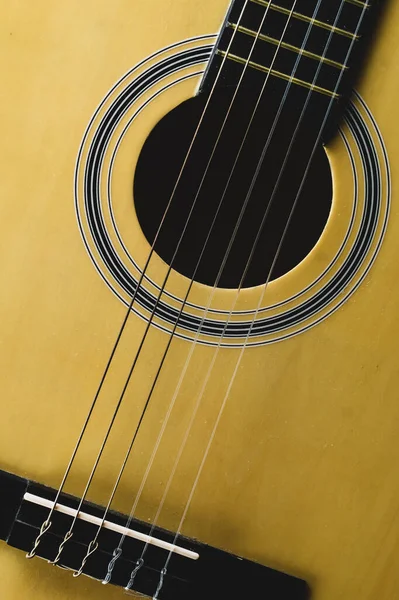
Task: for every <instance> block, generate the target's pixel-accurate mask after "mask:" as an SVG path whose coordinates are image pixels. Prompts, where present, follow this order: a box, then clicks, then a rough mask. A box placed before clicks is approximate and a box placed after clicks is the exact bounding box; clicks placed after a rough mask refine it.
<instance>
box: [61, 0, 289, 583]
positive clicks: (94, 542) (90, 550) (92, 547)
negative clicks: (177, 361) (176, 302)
mask: <svg viewBox="0 0 399 600" xmlns="http://www.w3.org/2000/svg"><path fill="white" fill-rule="evenodd" d="M296 2H297V0H295V3H296ZM270 6H271V4H270V5H269V7H267V9H266V10H265V13H264V15H263V19H262V21H261V24H260V27H259V31H258V33H257V35H256V37H255V39H254V41H253V44H252V47H251V50H250V53H249V56H248V58H247V61H246V65H245V67H244V69H243V71H242V73H241V76H240V78H239V81H238V84H237V88H236V90H235V93H234V95H233V98H232V100H231V101H230V106H229V109H228V111H227V114H226V116H225V118H224V121H223V124H222V127H221V130H220V132H219V135H218V137H217V140H216V142H215V144H214V147H213V150H212V153H211V156H210V158H209V161H208V164H207V167H206V169H205V173H204V175H203V177H202V180H201V182H200V186H199V189H198V191H197V193H196V196H195V199H194V204H193V206H192V208H191V211H190V215H189V218H188V219H187V222H186V224H187V223H188V220H189V219H190V216H191V212H192V210H193V207H194V205H195V203H196V201H197V199H198V197H199V194H200V191H201V188H202V185H203V183H204V181H205V178H206V175H207V173H208V171H209V166H210V164H211V162H212V159H213V157H214V154H215V151H216V148H217V146H218V143H219V141H220V139H221V136H222V133H223V131H224V127H225V125H226V123H227V120H228V117H229V115H230V112H231V109H232V106H233V104H234V101H235V98H236V97H237V94H238V90H239V89H240V85H241V83H242V81H243V79H244V75H245V73H246V69H247V67H248V65H249V62H250V59H251V57H252V53H253V51H254V49H255V46H256V42H257V41H258V39H259V35H260V33H261V30H262V27H263V25H264V22H265V20H266V17H267V14H268V12H269V8H270ZM291 12H292V11H291ZM276 55H277V51H276ZM237 160H238V159H237ZM223 200H224V195H223V196H222V199H221V200H220V202H219V207H218V209H217V214H218V212H219V210H220V207H221V205H222V203H223ZM217 214H216V215H215V216H214V221H213V222H214V223H215V222H216V218H217ZM184 231H185V230H183V233H182V236H181V238H180V240H181V239H182V237H183V235H184ZM209 238H210V232H208V236H207V240H206V243H207V241H208V240H209ZM179 245H180V241H179V244H178V246H177V249H176V250H175V254H174V255H173V258H172V260H171V263H170V266H169V269H168V271H167V275H166V278H165V281H164V283H163V285H162V288H161V290H160V294H159V296H158V299H157V302H158V301H159V299H160V297H161V295H162V292H163V289H164V287H165V285H166V281H167V279H168V277H169V274H170V272H171V270H172V266H173V262H174V259H175V257H176V254H177V250H178V248H179ZM204 251H205V247H204V248H203V250H202V253H201V256H202V254H203V252H204ZM200 262H201V259H199V260H198V263H197V267H196V269H197V268H198V266H199V264H200ZM194 277H195V274H194V275H193V277H192V278H191V281H190V285H189V288H188V290H187V292H186V295H185V298H184V300H183V303H182V306H181V308H180V313H179V315H178V318H177V319H176V322H175V325H174V328H173V330H172V333H171V335H170V336H169V340H168V344H167V346H166V349H165V351H164V354H163V357H162V359H161V363H160V366H159V368H158V371H157V375H156V379H155V380H154V381H153V384H152V387H151V390H150V393H149V395H148V396H147V399H146V402H145V405H144V408H143V410H142V413H141V416H140V419H139V422H138V424H137V426H136V429H135V433H134V435H133V439H132V441H131V444H130V446H129V449H128V452H127V455H126V458H125V460H124V462H123V464H122V468H121V471H120V474H119V476H118V477H117V480H116V483H115V485H114V488H113V491H112V492H111V496H110V498H109V501H108V503H107V506H106V508H105V512H104V515H103V519H102V523H101V525H100V526H99V528H98V530H97V533H96V535H95V537H94V538H93V540H92V541H91V542H90V544H89V546H88V550H87V554H86V555H85V557H84V558H83V561H82V564H81V566H80V569H79V570H78V571H76V572H75V573H74V576H75V577H78V576H80V575H81V574H82V572H83V568H84V566H85V564H86V562H87V559H88V558H89V556H91V554H93V552H95V551H96V549H97V547H98V544H97V539H98V536H99V534H100V532H101V530H102V526H103V523H104V521H105V519H106V516H107V514H108V511H109V509H110V506H111V503H112V500H113V498H114V496H115V493H116V490H117V488H118V485H119V481H120V478H121V477H122V474H123V471H124V468H125V466H126V464H127V461H128V458H129V455H130V453H131V450H132V448H133V445H134V442H135V440H136V437H137V435H138V433H139V430H140V428H141V425H142V422H143V419H144V417H145V414H146V411H147V408H148V406H149V403H150V400H151V397H152V392H153V390H154V389H155V385H156V381H157V380H158V377H159V374H160V372H161V370H162V367H163V365H164V362H165V359H166V356H167V354H168V351H169V348H170V345H171V341H172V339H173V336H174V333H175V331H176V330H177V327H178V323H179V318H180V316H181V314H183V310H184V306H185V303H186V301H187V299H188V296H189V293H190V290H191V287H192V285H193V283H194ZM156 306H157V305H155V308H154V311H153V313H152V315H151V318H150V320H149V322H148V324H147V327H146V330H145V332H144V336H143V338H142V341H141V344H140V346H139V350H138V352H137V353H136V356H135V358H134V360H133V363H132V366H131V368H130V371H129V374H128V377H127V380H126V382H125V385H124V387H123V391H122V394H121V396H120V398H119V402H118V405H117V408H116V410H115V412H114V415H113V419H112V421H111V423H110V426H109V429H108V431H107V434H106V437H105V438H104V442H103V446H102V448H101V449H100V453H99V455H98V457H97V462H96V464H95V465H94V467H93V471H92V474H91V478H89V480H88V483H87V486H86V489H88V487H89V485H90V483H91V480H92V476H93V475H94V472H95V469H96V468H97V464H98V462H99V460H100V458H101V454H102V451H103V448H104V447H105V444H106V441H107V437H108V435H109V433H110V431H111V429H112V427H113V424H114V421H115V419H116V416H117V413H118V411H119V408H120V406H121V404H122V401H123V398H124V395H125V392H126V390H127V388H128V385H129V382H130V379H131V376H132V374H133V371H134V369H135V367H136V364H137V360H138V358H139V355H140V352H141V349H142V347H143V345H144V342H145V339H146V335H147V333H148V331H149V329H150V326H151V322H152V317H153V316H154V314H155V310H156ZM84 499H85V494H84V495H83V497H82V499H81V501H80V505H82V504H83V501H84ZM77 517H78V513H77V514H76V517H75V519H74V521H73V523H72V526H71V528H70V529H69V531H68V532H67V533H66V535H65V537H64V540H63V541H62V542H61V544H60V546H59V550H58V554H57V556H56V558H55V559H54V561H52V562H53V564H57V562H58V561H59V559H60V556H61V554H62V551H63V549H64V546H65V544H66V543H67V542H68V541H69V540H70V539H71V537H72V535H71V531H72V528H73V526H74V525H75V523H76V520H77Z"/></svg>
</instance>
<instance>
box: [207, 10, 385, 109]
mask: <svg viewBox="0 0 399 600" xmlns="http://www.w3.org/2000/svg"><path fill="white" fill-rule="evenodd" d="M381 5H382V2H380V3H378V8H381ZM373 13H375V9H374V5H373V6H371V3H370V0H369V1H368V2H363V0H328V1H326V0H273V1H270V2H269V1H268V0H234V1H233V2H232V4H231V6H230V9H229V11H228V14H227V17H226V19H225V22H224V24H223V27H222V29H221V32H220V35H219V38H218V40H217V43H216V45H215V49H214V52H213V55H212V57H211V59H210V62H209V65H208V69H207V71H206V73H205V76H204V79H203V81H202V85H201V88H200V89H201V91H208V92H209V91H210V90H211V89H212V88H213V87H214V86H215V85H216V84H217V85H219V86H225V87H232V88H235V87H238V86H240V85H243V86H246V87H248V86H252V87H253V86H259V85H260V81H263V82H265V81H266V80H267V81H266V84H265V86H266V87H267V89H265V90H264V92H265V94H267V95H269V96H270V95H273V94H276V93H277V94H279V93H280V91H281V90H284V91H285V92H287V93H288V94H293V93H294V94H296V97H298V94H301V92H299V91H298V88H301V89H302V94H301V95H302V96H303V97H304V98H306V97H308V96H309V95H310V94H311V95H312V105H313V106H314V105H315V103H318V104H319V105H321V106H324V107H326V108H325V110H326V111H327V107H329V108H328V111H329V112H331V114H335V115H336V114H337V109H336V107H337V106H342V105H343V102H342V100H345V99H346V98H347V97H348V95H349V92H350V90H351V88H352V87H353V84H354V79H355V77H356V73H357V72H358V67H359V63H360V60H359V59H361V58H362V56H363V55H364V50H365V42H366V41H367V40H368V38H369V34H370V29H371V27H370V25H372V26H373V29H374V24H375V18H373V17H372V14H373ZM262 92H263V89H262ZM326 98H327V99H328V101H327V102H326ZM331 100H332V101H333V102H330V101H331ZM332 109H333V110H332ZM321 110H323V108H322V109H321ZM329 120H331V119H329Z"/></svg>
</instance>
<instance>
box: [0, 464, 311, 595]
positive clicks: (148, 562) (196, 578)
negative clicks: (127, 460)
mask: <svg viewBox="0 0 399 600" xmlns="http://www.w3.org/2000/svg"><path fill="white" fill-rule="evenodd" d="M0 494H1V498H2V511H1V513H0V539H3V540H5V541H6V542H7V543H8V544H9V545H10V546H13V547H15V548H19V549H20V550H23V551H25V552H26V553H29V552H31V550H32V548H33V547H34V545H35V541H36V540H37V537H38V535H39V533H40V529H41V527H42V525H43V523H44V522H45V521H46V519H47V517H48V514H49V510H50V509H51V507H52V506H53V502H54V499H55V497H56V490H53V489H51V488H48V487H46V486H43V485H39V484H36V483H34V482H31V481H29V480H27V479H24V478H21V477H17V476H15V475H11V474H9V473H6V472H4V471H0ZM78 506H79V499H78V498H75V497H72V496H69V495H67V494H61V496H60V498H59V501H58V503H57V507H56V510H54V511H53V514H52V517H51V527H50V528H48V529H47V530H46V531H45V533H44V534H43V535H42V537H41V539H40V543H39V544H38V546H37V548H36V552H35V555H36V556H38V557H40V558H44V559H46V560H48V561H49V562H53V561H54V557H56V556H57V553H58V552H59V548H60V545H61V544H62V543H63V541H64V540H65V537H66V536H67V534H68V532H69V530H70V526H71V520H72V519H73V518H74V517H76V511H77V508H78ZM103 515H104V508H102V507H100V506H97V505H94V504H92V503H90V502H84V503H83V505H82V508H81V510H80V511H79V514H78V516H77V519H76V523H75V526H74V529H73V535H72V536H70V537H68V538H67V542H66V543H65V545H64V547H63V551H62V554H61V555H60V560H59V562H57V565H58V566H60V567H61V568H64V569H68V570H72V571H73V572H74V574H75V575H76V574H77V573H78V574H80V573H79V571H80V570H81V571H82V574H84V575H87V576H89V577H92V578H94V579H97V580H99V581H100V582H102V583H104V584H108V583H111V584H114V585H117V586H121V587H123V588H125V590H128V591H132V592H133V591H134V592H136V593H140V594H143V595H145V596H148V597H150V598H155V599H156V600H158V599H159V600H187V599H192V600H203V599H204V598H206V599H207V600H221V599H222V598H229V600H239V599H240V600H241V599H242V598H246V597H248V595H252V594H253V595H254V597H257V598H265V600H266V599H268V598H270V599H271V600H307V599H308V598H309V588H308V586H307V584H306V582H304V581H303V580H301V579H298V578H296V577H293V576H291V575H287V574H285V573H282V572H280V571H276V570H274V569H270V568H268V567H265V566H262V565H260V564H258V563H255V562H252V561H250V560H247V559H243V558H240V557H238V556H234V555H233V554H230V553H228V552H225V551H223V550H219V549H217V548H213V547H211V546H208V545H206V544H203V543H201V542H199V541H197V540H193V539H190V538H187V537H184V536H180V535H179V536H178V538H177V540H176V534H175V533H173V532H170V531H166V530H164V529H162V528H160V527H153V526H152V525H151V524H149V523H145V522H142V521H139V520H138V519H133V520H132V522H131V525H130V527H129V528H127V527H126V523H127V521H128V517H127V516H124V515H122V514H120V513H117V512H115V511H110V512H109V514H108V518H107V520H106V521H105V522H104V523H103V526H102V528H101V532H100V534H99V536H98V539H97V543H98V546H97V547H96V548H95V551H92V552H91V551H90V549H92V548H93V547H92V546H91V544H92V541H93V538H94V536H95V535H96V532H97V530H98V527H99V524H101V522H102V519H103ZM121 535H124V536H125V537H124V542H123V547H122V548H119V546H118V544H119V542H120V539H121ZM145 545H147V547H146V552H145V555H144V558H141V559H140V557H141V556H142V552H143V548H144V546H145ZM85 559H87V560H85ZM82 564H84V567H83V569H82ZM165 564H167V568H165ZM132 574H133V576H132Z"/></svg>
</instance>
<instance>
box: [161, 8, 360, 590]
mask: <svg viewBox="0 0 399 600" xmlns="http://www.w3.org/2000/svg"><path fill="white" fill-rule="evenodd" d="M344 3H345V0H342V3H341V6H340V9H339V13H338V16H337V18H336V20H335V22H334V26H336V24H337V22H338V18H339V15H340V14H341V12H342V8H343V6H344ZM368 8H369V4H368V3H366V4H365V5H364V7H363V9H362V13H361V17H360V19H359V22H358V25H357V27H356V30H355V35H357V34H358V32H359V30H360V27H361V24H362V22H363V19H364V15H365V13H366V11H367V9H368ZM332 33H333V32H331V35H330V36H329V40H328V43H327V46H326V48H325V50H324V55H323V57H324V56H325V54H326V52H327V50H328V46H329V43H330V40H331V37H332ZM355 41H356V40H355V39H353V40H352V42H351V44H350V47H349V50H348V52H347V54H346V57H345V61H344V63H343V64H344V66H347V64H348V60H349V57H350V54H351V52H352V49H353V45H354V43H355ZM343 73H344V70H343V69H342V71H341V74H340V76H339V79H338V82H337V84H336V86H335V89H334V92H337V90H338V89H339V85H340V83H341V81H342V77H343ZM316 80H317V74H316V77H315V79H314V80H313V83H312V85H315V82H316ZM311 94H312V90H310V92H309V94H308V99H307V100H306V103H305V107H304V110H305V109H306V105H307V104H308V102H309V98H310V96H311ZM333 101H334V99H333V98H331V100H330V103H329V106H328V109H327V112H326V115H325V117H324V119H323V122H322V125H321V127H320V132H319V134H318V137H317V140H316V143H315V145H314V147H313V150H312V154H311V157H310V159H309V163H308V166H307V169H306V171H305V173H304V176H303V179H302V182H301V184H300V188H299V190H298V192H297V195H296V198H295V201H294V204H293V206H292V209H291V212H290V214H289V217H288V220H287V223H286V226H285V228H284V231H283V234H282V236H281V239H280V242H279V245H278V248H277V251H276V253H275V256H274V259H273V263H272V265H271V268H270V269H269V274H268V280H267V281H266V283H265V284H264V286H263V291H262V294H261V297H260V299H259V302H258V306H257V308H256V311H255V314H254V318H253V319H252V323H251V326H250V328H249V330H248V332H247V335H246V339H245V342H244V344H243V346H242V348H241V350H240V354H239V357H238V360H237V363H236V365H235V368H234V372H233V375H232V377H231V380H230V382H229V386H228V388H227V391H226V393H225V396H224V398H223V401H222V404H221V407H220V410H219V413H218V416H217V418H216V421H215V424H214V427H213V429H212V432H211V435H210V438H209V441H208V444H207V447H206V449H205V452H204V455H203V458H202V461H201V464H200V466H199V469H198V471H197V475H196V478H195V480H194V484H193V486H192V488H191V492H190V495H189V497H188V500H187V503H186V506H185V509H184V512H183V515H182V517H181V520H180V523H179V526H178V529H177V533H176V535H175V537H174V540H173V544H174V545H176V544H177V542H178V539H179V536H180V535H181V531H182V528H183V525H184V522H185V520H186V517H187V513H188V511H189V508H190V506H191V502H192V500H193V497H194V494H195V491H196V489H197V486H198V483H199V480H200V477H201V474H202V471H203V469H204V466H205V463H206V460H207V458H208V455H209V451H210V449H211V446H212V443H213V440H214V438H215V435H216V432H217V429H218V426H219V423H220V421H221V418H222V416H223V413H224V410H225V407H226V404H227V401H228V398H229V396H230V393H231V390H232V387H233V384H234V381H235V378H236V376H237V373H238V370H239V367H240V364H241V360H242V357H243V355H244V351H245V348H246V346H247V344H248V340H249V338H250V336H251V331H252V328H253V326H254V324H255V322H256V317H257V314H258V313H259V310H260V309H261V306H262V304H263V300H264V296H265V293H266V289H267V287H268V283H269V280H270V276H271V273H272V272H273V268H274V266H275V264H276V261H277V259H278V256H279V254H280V251H281V248H282V246H283V243H284V239H285V236H286V233H287V231H288V228H289V225H290V223H291V219H292V216H293V214H294V211H295V207H296V205H297V202H298V198H299V196H300V194H301V191H302V189H303V185H304V182H305V179H306V177H307V175H308V172H309V168H310V163H311V161H312V158H313V156H314V154H315V152H316V149H317V147H318V145H319V143H320V141H321V138H322V134H323V130H324V127H325V125H326V122H327V119H328V116H329V114H330V112H331V108H332V105H333ZM172 555H173V552H169V554H168V556H167V559H166V561H165V564H164V567H163V569H162V571H161V575H160V581H159V584H158V587H157V590H156V592H155V594H154V596H153V600H158V594H159V592H160V591H161V589H162V585H163V580H164V577H165V575H166V572H167V568H168V565H169V562H170V560H171V557H172Z"/></svg>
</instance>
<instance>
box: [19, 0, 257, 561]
mask: <svg viewBox="0 0 399 600" xmlns="http://www.w3.org/2000/svg"><path fill="white" fill-rule="evenodd" d="M249 2H250V0H245V3H244V5H243V8H242V10H241V12H240V15H239V17H238V22H239V23H241V22H242V18H243V15H244V13H245V9H246V7H247V5H248V3H249ZM236 34H237V32H236V31H235V32H234V33H233V36H232V38H231V40H230V43H229V45H228V51H229V50H230V48H231V46H232V44H233V42H234V40H235V36H236ZM226 61H227V55H226V56H225V57H223V60H222V62H221V65H220V67H219V70H218V72H217V74H216V78H215V81H214V83H213V85H212V88H211V90H210V92H209V96H208V99H207V102H206V104H205V106H204V109H203V111H202V114H201V116H200V120H199V122H198V125H197V127H196V129H195V131H194V134H193V138H192V141H191V143H190V146H189V148H188V150H187V153H186V155H185V158H184V161H183V164H182V167H181V169H180V172H179V174H178V177H177V181H176V183H175V185H174V188H173V190H172V194H171V196H170V198H169V200H168V204H167V206H166V209H165V211H164V214H163V216H162V219H161V221H160V223H159V226H158V229H157V232H156V234H155V238H154V240H153V243H152V245H151V248H150V252H149V254H148V257H147V259H146V262H145V264H144V268H143V270H142V272H141V274H140V277H139V280H138V282H137V284H136V289H135V290H134V292H133V296H132V299H131V301H130V303H129V306H128V308H127V311H126V314H125V316H124V319H123V321H122V324H121V327H120V329H119V332H118V334H117V337H116V340H115V342H114V345H113V347H112V350H111V354H110V356H109V358H108V360H107V363H106V366H105V369H104V371H103V374H102V376H101V379H100V383H99V385H98V387H97V390H96V393H95V395H94V398H93V400H92V403H91V406H90V409H89V412H88V414H87V416H86V419H85V421H84V423H83V426H82V429H81V431H80V433H79V436H78V439H77V442H76V444H75V447H74V449H73V451H72V455H71V457H70V459H69V462H68V464H67V467H66V469H65V472H64V475H63V477H62V480H61V483H60V485H59V488H58V490H57V493H56V496H55V499H54V502H53V505H52V507H51V509H50V511H49V514H48V515H47V517H46V519H45V521H44V522H43V523H42V526H41V528H40V531H39V534H38V536H37V537H36V539H35V541H34V544H33V547H32V549H31V550H30V552H28V553H27V554H26V558H29V559H31V558H34V556H35V555H36V551H37V549H38V546H39V544H40V542H41V539H42V537H43V536H44V534H45V533H46V532H47V531H48V530H49V529H50V528H51V525H52V524H51V517H52V515H53V513H54V511H55V508H56V505H57V502H58V500H59V498H60V496H61V494H62V491H63V489H64V487H65V484H66V481H67V478H68V476H69V474H70V471H71V469H72V465H73V463H74V461H75V458H76V455H77V453H78V450H79V448H80V445H81V443H82V440H83V437H84V434H85V432H86V430H87V427H88V424H89V422H90V419H91V417H92V414H93V412H94V409H95V407H96V405H97V402H98V399H99V396H100V393H101V390H102V388H103V386H104V383H105V380H106V378H107V375H108V372H109V369H110V367H111V364H112V362H113V359H114V356H115V353H116V350H117V348H118V347H119V343H120V340H121V338H122V335H123V332H124V330H125V328H126V324H127V321H128V318H129V316H130V313H131V310H132V308H133V305H134V302H135V300H136V297H137V294H138V292H139V290H140V288H141V285H142V283H143V280H144V277H145V274H146V272H147V269H148V267H149V264H150V261H151V258H152V256H153V254H154V251H155V245H156V242H157V240H158V238H159V235H160V232H161V229H162V226H163V224H164V222H165V219H166V216H167V214H168V212H169V209H170V206H171V204H172V202H173V199H174V197H175V194H176V191H177V188H178V185H179V183H180V180H181V177H182V175H183V172H184V169H185V167H186V164H187V162H188V159H189V157H190V155H191V151H192V149H193V147H194V144H195V141H196V139H197V137H198V133H199V131H200V128H201V125H202V123H203V121H204V119H205V115H206V113H207V109H208V107H209V105H210V102H211V99H212V97H213V94H214V92H215V89H216V87H217V84H218V82H219V80H220V77H221V76H222V73H223V67H224V65H225V63H226ZM154 310H156V307H155V309H154Z"/></svg>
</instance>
